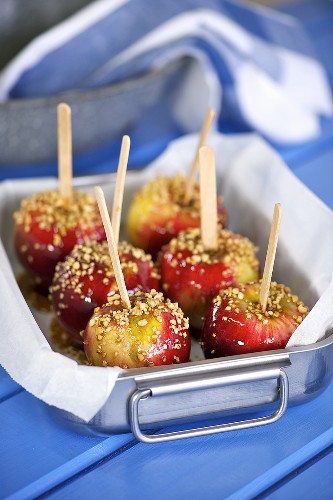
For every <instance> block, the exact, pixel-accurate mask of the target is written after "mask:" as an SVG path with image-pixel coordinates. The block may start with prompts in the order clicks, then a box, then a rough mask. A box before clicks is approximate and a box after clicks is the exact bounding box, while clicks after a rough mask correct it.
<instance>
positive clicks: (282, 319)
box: [201, 297, 298, 358]
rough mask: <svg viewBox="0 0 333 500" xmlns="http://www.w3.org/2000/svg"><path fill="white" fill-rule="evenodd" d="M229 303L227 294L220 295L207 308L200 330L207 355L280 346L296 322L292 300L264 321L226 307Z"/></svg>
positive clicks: (214, 355)
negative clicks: (219, 300) (264, 322)
mask: <svg viewBox="0 0 333 500" xmlns="http://www.w3.org/2000/svg"><path fill="white" fill-rule="evenodd" d="M228 304H229V300H228V298H223V297H222V302H221V304H216V303H213V304H211V306H210V308H209V310H208V312H207V315H206V318H205V322H204V325H203V328H202V332H201V343H202V348H203V350H204V354H205V356H206V358H218V357H222V356H233V355H241V354H248V353H252V352H260V351H269V350H275V349H283V348H285V346H286V345H287V343H288V340H289V339H290V337H291V335H292V333H293V332H294V331H295V329H296V328H297V326H298V324H297V323H296V322H295V320H294V319H293V314H295V313H296V314H297V309H296V307H295V306H294V305H293V304H291V305H290V307H285V308H284V310H283V311H281V314H280V316H279V317H278V318H269V319H268V323H267V324H263V323H262V322H261V321H259V320H258V318H257V317H256V315H255V314H252V317H251V318H247V317H246V311H244V310H240V312H238V313H237V312H235V311H233V310H231V311H230V310H226V307H227V306H228ZM223 318H227V319H226V320H225V319H223Z"/></svg>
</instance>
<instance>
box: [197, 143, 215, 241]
mask: <svg viewBox="0 0 333 500" xmlns="http://www.w3.org/2000/svg"><path fill="white" fill-rule="evenodd" d="M199 163H200V206H201V238H202V243H203V246H204V247H205V248H206V249H207V250H216V249H217V247H218V237H217V227H218V226H217V223H218V219H217V194H216V171H215V157H214V150H213V148H211V147H210V146H203V147H202V148H200V151H199Z"/></svg>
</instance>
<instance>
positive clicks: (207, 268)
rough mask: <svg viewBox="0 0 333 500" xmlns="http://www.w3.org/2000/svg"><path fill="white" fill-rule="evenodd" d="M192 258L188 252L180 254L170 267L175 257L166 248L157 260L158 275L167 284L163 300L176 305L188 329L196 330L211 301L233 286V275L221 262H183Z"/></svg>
mask: <svg viewBox="0 0 333 500" xmlns="http://www.w3.org/2000/svg"><path fill="white" fill-rule="evenodd" d="M191 255H192V253H191V252H190V251H189V250H182V252H181V258H177V266H175V267H173V266H172V265H170V263H171V261H172V259H174V257H175V255H174V253H173V252H172V251H171V250H170V248H169V247H167V248H166V249H165V251H164V253H163V255H162V257H161V259H160V271H161V281H162V283H163V284H167V288H165V289H164V294H165V296H166V297H169V299H170V300H171V301H172V302H178V303H179V306H180V308H181V309H182V310H183V312H184V314H185V316H188V317H189V320H190V325H192V326H194V327H197V328H198V327H201V324H202V318H203V317H204V316H205V314H206V311H207V308H208V306H209V305H210V303H211V301H212V299H213V298H214V297H215V296H216V295H217V294H218V292H219V290H220V289H221V288H226V287H227V286H230V285H233V284H234V282H235V275H234V273H233V272H232V270H231V269H230V267H228V266H226V265H225V264H224V263H223V262H217V263H214V264H208V263H204V262H199V263H198V264H195V265H194V264H189V263H187V262H186V258H187V257H191Z"/></svg>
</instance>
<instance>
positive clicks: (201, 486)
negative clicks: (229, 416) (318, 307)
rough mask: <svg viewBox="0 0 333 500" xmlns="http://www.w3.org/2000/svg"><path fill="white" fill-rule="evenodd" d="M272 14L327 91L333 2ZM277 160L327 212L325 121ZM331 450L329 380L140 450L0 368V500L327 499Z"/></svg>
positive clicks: (332, 176) (329, 155) (331, 153)
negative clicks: (56, 411)
mask: <svg viewBox="0 0 333 500" xmlns="http://www.w3.org/2000/svg"><path fill="white" fill-rule="evenodd" d="M281 10H284V11H286V12H290V13H291V14H293V15H296V16H297V17H298V18H299V19H300V20H301V21H302V22H303V24H304V26H305V29H306V30H307V32H308V33H309V35H310V37H311V38H312V40H313V42H314V44H315V46H316V48H317V51H318V54H319V58H320V59H321V61H322V62H323V64H324V66H325V67H326V69H327V71H328V75H329V78H330V82H331V84H332V83H333V57H332V53H333V2H330V1H329V0H327V1H326V0H325V1H324V0H319V1H307V0H306V1H303V2H300V1H298V2H297V1H295V2H292V3H291V4H288V5H284V4H283V6H282V7H281ZM304 77H306V76H304ZM280 153H281V155H282V156H283V158H284V159H285V161H286V163H287V164H288V165H289V166H290V168H291V169H292V170H293V171H294V172H295V174H296V175H297V176H298V177H299V178H300V179H301V180H302V181H303V182H304V183H305V184H306V185H308V186H309V187H310V188H311V189H312V190H313V191H314V192H315V193H316V194H317V195H318V196H319V197H320V198H321V199H322V200H323V201H324V202H325V203H326V204H327V205H328V206H330V207H331V208H333V120H332V119H331V120H328V119H327V120H323V132H322V135H321V136H320V138H319V139H318V140H316V141H313V142H311V143H308V144H306V145H303V146H302V147H291V148H285V149H280ZM332 307H333V306H332ZM245 417H246V416H245ZM166 430H167V429H163V431H166ZM332 451H333V380H332V381H331V384H330V386H329V387H328V388H327V389H326V391H325V392H324V393H323V394H321V395H320V396H319V397H317V398H316V399H315V400H313V401H312V402H310V403H307V404H303V405H301V406H298V407H293V408H289V409H288V410H287V412H286V414H285V415H284V416H283V417H282V419H280V420H279V421H278V422H276V423H275V424H272V425H269V426H266V427H259V428H253V429H248V430H243V431H237V432H232V433H226V434H219V435H212V436H208V437H202V438H195V439H189V440H183V441H174V442H169V443H162V444H154V445H145V444H142V443H138V442H137V441H136V440H135V439H134V438H133V436H132V435H131V434H124V435H114V436H111V437H101V436H98V437H88V436H82V435H79V434H76V433H74V432H72V431H70V430H68V429H66V428H65V427H63V426H62V425H61V424H60V423H58V422H56V421H55V420H54V418H53V416H52V415H51V414H50V411H49V409H48V408H47V407H46V405H44V404H43V403H41V402H40V401H39V400H37V399H35V398H34V397H32V396H31V395H30V394H28V393H27V392H26V391H24V390H23V389H22V388H21V387H20V386H18V385H17V384H16V383H15V382H13V381H12V380H11V378H10V377H9V376H8V375H7V374H6V372H5V371H4V370H2V369H1V368H0V498H7V497H10V498H17V499H28V498H37V497H40V496H41V497H43V496H48V497H51V498H61V499H64V498H85V499H89V498H91V499H94V498H103V497H105V498H116V499H122V498H124V499H129V498H136V497H139V498H147V499H152V498H154V499H155V498H159V499H164V498H165V499H166V498H174V499H187V498H193V499H196V498H205V499H206V498H207V499H214V498H216V499H221V498H227V497H228V498H235V499H237V500H239V499H242V498H255V497H257V496H259V497H260V498H265V497H269V498H273V499H278V498H283V499H288V498H302V499H312V498H320V499H325V498H333V482H332V477H333V453H332Z"/></svg>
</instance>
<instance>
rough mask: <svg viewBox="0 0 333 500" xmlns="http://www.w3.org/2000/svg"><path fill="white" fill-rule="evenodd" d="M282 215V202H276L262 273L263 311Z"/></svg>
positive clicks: (260, 297)
mask: <svg viewBox="0 0 333 500" xmlns="http://www.w3.org/2000/svg"><path fill="white" fill-rule="evenodd" d="M281 216H282V207H281V205H280V203H276V205H275V207H274V212H273V219H272V224H271V231H270V234H269V240H268V246H267V253H266V260H265V266H264V272H263V275H262V280H261V286H260V294H259V299H260V304H261V308H262V311H263V312H265V311H266V308H267V300H268V296H269V289H270V284H271V279H272V274H273V267H274V262H275V255H276V248H277V244H278V239H279V231H280V224H281Z"/></svg>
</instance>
